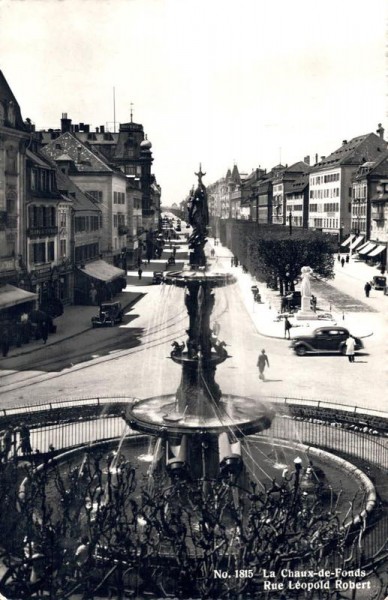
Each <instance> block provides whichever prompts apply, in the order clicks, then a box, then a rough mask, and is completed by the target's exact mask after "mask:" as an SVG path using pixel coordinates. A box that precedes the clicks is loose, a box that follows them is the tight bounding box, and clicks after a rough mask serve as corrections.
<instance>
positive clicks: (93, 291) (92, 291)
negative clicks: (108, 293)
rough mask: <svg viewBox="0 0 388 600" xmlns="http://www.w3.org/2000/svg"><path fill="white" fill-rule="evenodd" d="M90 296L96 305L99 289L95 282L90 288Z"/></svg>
mask: <svg viewBox="0 0 388 600" xmlns="http://www.w3.org/2000/svg"><path fill="white" fill-rule="evenodd" d="M89 298H90V301H91V303H92V304H93V306H95V305H96V300H97V290H96V288H95V287H94V284H93V283H92V287H91V288H90V292H89Z"/></svg>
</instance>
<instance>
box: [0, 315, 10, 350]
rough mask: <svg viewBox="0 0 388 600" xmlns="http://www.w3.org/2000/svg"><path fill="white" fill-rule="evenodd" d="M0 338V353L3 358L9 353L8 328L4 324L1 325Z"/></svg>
mask: <svg viewBox="0 0 388 600" xmlns="http://www.w3.org/2000/svg"><path fill="white" fill-rule="evenodd" d="M0 338H1V351H2V354H3V356H4V357H5V356H7V354H8V352H9V346H10V333H9V328H8V325H7V324H6V323H4V324H3V327H2V329H1V331H0Z"/></svg>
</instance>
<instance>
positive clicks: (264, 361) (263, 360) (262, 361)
mask: <svg viewBox="0 0 388 600" xmlns="http://www.w3.org/2000/svg"><path fill="white" fill-rule="evenodd" d="M266 365H267V366H268V367H269V360H268V356H267V355H266V353H265V350H262V351H261V354H259V358H258V359H257V366H258V367H259V379H261V380H262V381H264V380H265V377H264V369H265V367H266Z"/></svg>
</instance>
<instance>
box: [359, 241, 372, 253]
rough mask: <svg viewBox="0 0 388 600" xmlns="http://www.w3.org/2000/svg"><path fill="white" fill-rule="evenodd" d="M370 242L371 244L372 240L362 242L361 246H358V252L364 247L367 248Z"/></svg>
mask: <svg viewBox="0 0 388 600" xmlns="http://www.w3.org/2000/svg"><path fill="white" fill-rule="evenodd" d="M368 244H370V242H369V241H368V242H364V243H363V244H361V246H358V248H357V252H360V251H361V250H362V249H363V248H365V247H366V246H368Z"/></svg>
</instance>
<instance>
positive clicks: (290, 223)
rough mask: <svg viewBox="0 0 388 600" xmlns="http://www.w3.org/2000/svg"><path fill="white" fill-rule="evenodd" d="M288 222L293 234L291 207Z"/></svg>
mask: <svg viewBox="0 0 388 600" xmlns="http://www.w3.org/2000/svg"><path fill="white" fill-rule="evenodd" d="M288 224H289V227H290V235H292V212H291V209H290V212H289V213H288Z"/></svg>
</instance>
